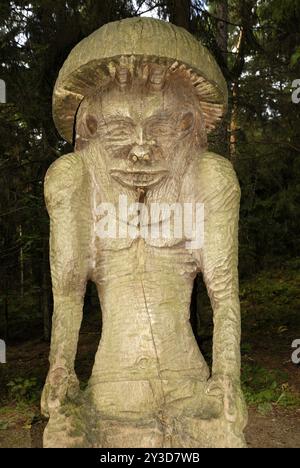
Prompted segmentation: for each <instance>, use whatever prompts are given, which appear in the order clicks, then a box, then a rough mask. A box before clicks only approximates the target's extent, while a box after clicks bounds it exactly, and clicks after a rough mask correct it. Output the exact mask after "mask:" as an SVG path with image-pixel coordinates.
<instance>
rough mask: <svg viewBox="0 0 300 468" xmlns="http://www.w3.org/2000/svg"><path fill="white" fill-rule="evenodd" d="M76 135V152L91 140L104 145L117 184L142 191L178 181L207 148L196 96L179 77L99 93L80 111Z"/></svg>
mask: <svg viewBox="0 0 300 468" xmlns="http://www.w3.org/2000/svg"><path fill="white" fill-rule="evenodd" d="M77 133H78V135H79V137H78V140H79V145H78V146H79V149H80V144H82V142H83V145H84V144H85V142H86V141H87V140H88V141H89V140H90V139H97V140H98V141H99V144H101V145H103V147H104V149H105V150H106V155H107V156H106V158H107V169H108V172H109V174H110V176H111V177H112V178H113V179H114V180H115V181H117V182H118V183H119V184H121V185H122V186H123V187H127V188H130V189H131V190H136V189H140V190H141V189H142V190H143V191H144V192H147V191H149V190H151V188H153V187H154V186H158V185H160V184H162V183H163V182H164V181H166V180H167V179H168V178H170V177H171V178H173V179H174V178H176V179H180V178H181V177H182V175H183V173H184V170H185V168H186V166H187V164H188V161H189V159H190V158H191V153H192V152H194V151H195V150H196V149H197V148H198V149H199V148H201V147H202V148H203V146H205V143H206V141H203V140H205V130H204V122H203V118H202V115H201V111H200V108H199V103H198V100H197V96H196V94H195V91H194V89H193V87H192V86H191V85H190V84H187V82H185V81H184V80H183V79H182V78H177V79H176V78H175V79H172V80H169V81H166V82H165V83H164V86H163V87H162V86H155V81H154V83H152V85H149V84H148V85H147V84H145V83H141V82H137V83H132V84H131V86H126V88H124V87H122V86H120V85H119V86H117V85H116V84H114V85H113V86H110V87H108V88H107V89H105V90H102V92H101V93H99V94H98V95H97V96H94V98H93V99H90V100H89V103H88V105H85V106H84V107H83V109H82V111H81V115H80V120H79V125H78V130H77ZM83 135H84V138H82V136H83Z"/></svg>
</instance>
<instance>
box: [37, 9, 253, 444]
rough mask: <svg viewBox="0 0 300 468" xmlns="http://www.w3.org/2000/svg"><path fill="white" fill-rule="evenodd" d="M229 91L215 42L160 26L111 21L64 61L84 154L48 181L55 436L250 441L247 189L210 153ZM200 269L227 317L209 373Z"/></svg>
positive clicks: (68, 127)
mask: <svg viewBox="0 0 300 468" xmlns="http://www.w3.org/2000/svg"><path fill="white" fill-rule="evenodd" d="M226 101H227V90H226V83H225V81H224V78H223V76H222V74H221V72H220V70H219V68H218V66H217V64H216V63H215V61H214V59H213V58H212V57H211V55H210V54H209V52H208V51H207V50H206V49H205V48H204V47H203V46H202V45H201V44H199V43H198V42H197V41H196V40H195V39H194V38H193V37H192V36H191V35H190V34H189V33H188V32H186V31H185V30H183V29H181V28H177V27H175V26H173V25H172V24H170V23H165V22H163V21H159V20H154V19H149V18H143V19H140V18H139V19H137V18H134V19H126V20H123V21H120V22H116V23H110V24H107V25H105V26H104V27H102V28H101V29H99V30H98V31H96V32H95V33H93V34H92V35H91V36H89V37H87V38H86V39H84V40H83V41H82V42H81V43H80V44H78V45H77V46H76V47H75V48H74V49H73V51H72V52H71V54H70V55H69V57H68V59H67V60H66V62H65V64H64V66H63V68H62V70H61V72H60V74H59V77H58V80H57V83H56V86H55V90H54V101H53V106H54V119H55V123H56V126H57V128H58V130H59V131H60V133H61V135H62V136H63V137H64V138H65V139H66V140H68V141H70V142H72V141H73V140H75V151H74V153H72V154H68V155H66V156H62V157H60V158H59V159H58V160H57V161H55V162H54V164H52V166H51V167H50V168H49V170H48V173H47V175H46V180H45V198H46V204H47V209H48V212H49V215H50V220H51V235H50V257H51V275H52V284H53V295H54V314H53V327H52V340H51V352H50V370H49V374H48V377H47V381H46V384H45V388H44V391H43V396H42V411H43V413H44V414H45V415H47V416H49V417H50V419H49V422H48V425H47V427H46V429H45V433H44V446H45V447H244V446H245V440H244V436H243V429H244V427H245V424H246V409H245V405H244V401H243V396H242V393H241V389H240V309H239V298H238V272H237V261H238V253H237V250H238V216H239V200H240V189H239V185H238V181H237V178H236V175H235V172H234V170H233V168H232V166H231V164H230V162H229V161H228V160H227V159H225V158H223V157H221V156H219V155H217V154H214V153H211V152H209V151H208V150H207V133H208V132H209V131H211V130H212V129H213V128H214V127H215V125H216V123H217V122H218V120H219V119H220V118H221V117H222V115H223V113H224V111H225V108H226ZM120 202H121V204H122V203H123V205H122V207H121V208H122V209H121V208H120ZM125 202H126V206H125V205H124V203H125ZM130 206H137V207H138V211H137V216H133V215H132V212H131V215H130V209H129V208H128V207H130ZM186 206H189V207H194V206H198V207H201V206H202V207H203V209H204V217H203V218H201V217H200V218H201V226H200V221H199V219H200V218H199V217H198V216H197V212H195V211H192V212H189V216H190V218H191V219H190V221H191V222H192V226H193V227H192V229H190V230H188V229H187V230H181V234H180V229H179V231H178V229H177V227H178V226H175V224H174V219H175V212H176V210H178V209H179V211H180V207H183V208H184V207H186ZM152 207H155V208H156V211H155V210H154V211H151V209H152ZM104 208H105V209H104ZM147 210H148V211H147ZM104 211H105V214H104ZM128 212H129V215H128ZM146 212H147V213H151V214H152V216H146V215H145V213H146ZM154 212H155V213H156V214H158V215H157V216H156V217H154V214H153V213H154ZM181 215H182V216H181ZM181 215H180V216H181V219H182V218H183V217H184V216H185V213H181ZM180 216H179V218H178V216H177V221H178V219H180ZM104 219H105V223H106V227H107V230H105V229H103V224H105V223H104V221H103V220H104ZM197 223H198V224H199V226H198V225H197ZM166 226H167V227H169V228H170V226H171V228H170V229H169V231H170V232H171V235H168V236H166V235H165V233H166V231H164V228H166ZM151 228H153V230H152V231H151ZM154 228H155V229H154ZM201 228H202V235H204V240H203V239H202V240H203V242H202V243H201V244H200V243H197V242H195V239H194V237H193V236H194V234H195V232H196V231H197V232H198V231H199V232H200V233H201ZM146 232H148V235H142V234H145V233H146ZM149 232H150V234H149ZM178 232H179V234H178ZM132 233H133V235H132ZM151 233H152V235H151ZM153 233H154V234H153ZM200 237H201V236H200ZM198 240H199V239H198ZM199 272H201V273H202V275H203V278H204V281H205V284H206V286H207V290H208V293H209V296H210V300H211V304H212V308H213V313H214V333H213V364H212V369H211V370H210V369H209V368H208V366H207V364H206V362H205V360H204V358H203V356H202V355H201V352H200V350H199V349H198V346H197V343H196V341H195V338H194V336H193V333H192V329H191V325H190V321H189V309H190V301H191V293H192V287H193V281H194V279H195V277H196V275H197V274H198V273H199ZM88 280H92V281H93V282H94V283H95V284H96V285H97V289H98V293H99V299H100V303H101V310H102V320H103V330H102V336H101V340H100V345H99V349H98V352H97V354H96V357H95V363H94V367H93V371H92V376H91V378H90V381H89V384H88V387H87V389H86V390H85V391H84V392H82V391H80V390H79V384H78V380H77V377H76V375H75V371H74V360H75V356H76V351H77V342H78V335H79V329H80V325H81V320H82V307H83V299H84V294H85V288H86V284H87V281H88Z"/></svg>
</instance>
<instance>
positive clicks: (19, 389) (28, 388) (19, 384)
mask: <svg viewBox="0 0 300 468" xmlns="http://www.w3.org/2000/svg"><path fill="white" fill-rule="evenodd" d="M7 388H8V395H9V398H10V399H11V400H13V401H17V402H22V401H29V402H33V401H36V400H37V399H38V398H39V396H40V389H39V387H38V383H37V379H36V378H35V377H29V378H23V377H16V378H15V379H13V380H11V381H10V382H8V383H7Z"/></svg>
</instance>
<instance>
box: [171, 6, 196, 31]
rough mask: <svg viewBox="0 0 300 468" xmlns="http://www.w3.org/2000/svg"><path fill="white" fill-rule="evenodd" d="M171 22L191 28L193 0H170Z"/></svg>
mask: <svg viewBox="0 0 300 468" xmlns="http://www.w3.org/2000/svg"><path fill="white" fill-rule="evenodd" d="M168 10H169V15H170V22H171V23H173V24H176V25H177V26H181V27H182V28H185V29H187V30H188V31H189V30H190V15H191V0H169V1H168Z"/></svg>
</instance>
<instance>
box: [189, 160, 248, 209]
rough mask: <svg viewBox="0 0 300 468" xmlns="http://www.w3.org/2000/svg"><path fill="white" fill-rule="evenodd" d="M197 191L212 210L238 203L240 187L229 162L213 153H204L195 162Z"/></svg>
mask: <svg viewBox="0 0 300 468" xmlns="http://www.w3.org/2000/svg"><path fill="white" fill-rule="evenodd" d="M196 180H197V182H196V183H197V187H198V189H197V191H198V193H199V192H200V193H199V195H200V198H201V200H202V201H203V202H204V203H209V205H210V206H211V207H212V208H218V207H222V209H226V207H232V203H233V202H235V204H236V203H239V200H240V186H239V182H238V179H237V176H236V173H235V170H234V168H233V166H232V164H231V162H230V161H229V160H228V159H226V158H224V157H223V156H220V155H218V154H215V153H210V152H206V153H203V154H202V155H200V157H199V160H198V161H197V171H196Z"/></svg>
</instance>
